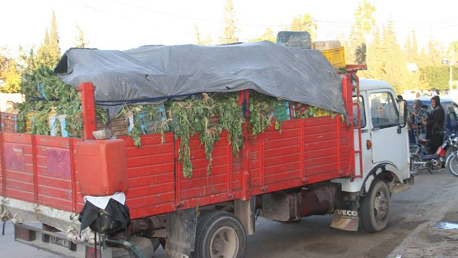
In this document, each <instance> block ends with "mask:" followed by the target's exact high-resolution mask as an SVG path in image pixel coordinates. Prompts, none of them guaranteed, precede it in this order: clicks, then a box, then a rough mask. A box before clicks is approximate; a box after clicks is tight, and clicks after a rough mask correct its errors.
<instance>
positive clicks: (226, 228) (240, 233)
mask: <svg viewBox="0 0 458 258" xmlns="http://www.w3.org/2000/svg"><path fill="white" fill-rule="evenodd" d="M246 243H247V235H246V231H245V228H244V227H243V225H242V223H241V222H240V220H239V219H238V218H237V217H235V216H234V215H233V214H232V213H229V212H224V211H213V212H209V213H205V214H204V215H203V216H201V217H200V219H199V221H198V223H197V232H196V246H195V249H194V252H193V253H192V255H191V257H193V258H243V257H245V252H246Z"/></svg>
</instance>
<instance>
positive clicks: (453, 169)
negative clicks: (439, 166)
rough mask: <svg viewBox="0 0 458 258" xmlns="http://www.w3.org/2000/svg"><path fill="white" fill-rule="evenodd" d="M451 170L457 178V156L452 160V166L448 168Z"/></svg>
mask: <svg viewBox="0 0 458 258" xmlns="http://www.w3.org/2000/svg"><path fill="white" fill-rule="evenodd" d="M448 168H449V169H450V172H452V174H454V175H455V176H458V157H457V156H455V157H453V158H452V160H450V165H449V166H448Z"/></svg>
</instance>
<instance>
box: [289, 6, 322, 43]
mask: <svg viewBox="0 0 458 258" xmlns="http://www.w3.org/2000/svg"><path fill="white" fill-rule="evenodd" d="M290 30H292V31H307V32H308V33H310V36H311V38H312V42H313V41H315V39H316V37H317V30H318V25H317V24H316V23H315V20H313V18H312V16H311V15H310V14H308V13H306V14H304V15H299V16H296V17H294V19H293V21H292V22H291V27H290Z"/></svg>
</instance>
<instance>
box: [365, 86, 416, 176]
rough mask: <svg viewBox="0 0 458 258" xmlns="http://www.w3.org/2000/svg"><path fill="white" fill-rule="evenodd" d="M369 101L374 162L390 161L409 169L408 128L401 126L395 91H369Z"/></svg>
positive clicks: (402, 168) (399, 168)
mask: <svg viewBox="0 0 458 258" xmlns="http://www.w3.org/2000/svg"><path fill="white" fill-rule="evenodd" d="M368 102H369V105H370V123H371V128H370V130H371V140H372V148H371V149H372V163H374V164H379V163H389V164H392V165H394V166H395V167H396V168H397V169H398V170H400V171H405V170H407V168H408V137H407V128H406V127H405V126H404V127H401V124H400V118H399V114H400V112H399V110H398V104H397V102H396V100H395V98H394V95H393V92H391V91H372V92H369V93H368ZM407 171H408V170H407Z"/></svg>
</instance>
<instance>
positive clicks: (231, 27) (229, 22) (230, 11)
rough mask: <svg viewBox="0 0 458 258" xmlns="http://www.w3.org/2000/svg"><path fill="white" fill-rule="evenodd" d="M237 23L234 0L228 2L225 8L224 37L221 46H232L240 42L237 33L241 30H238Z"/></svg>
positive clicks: (227, 0) (221, 39) (220, 39)
mask: <svg viewBox="0 0 458 258" xmlns="http://www.w3.org/2000/svg"><path fill="white" fill-rule="evenodd" d="M236 22H237V19H236V17H235V11H234V5H233V4H232V0H226V6H225V7H224V28H223V36H222V37H220V38H219V43H220V44H231V43H236V42H238V41H239V38H238V36H237V33H238V32H239V31H240V29H238V28H237V25H236Z"/></svg>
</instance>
